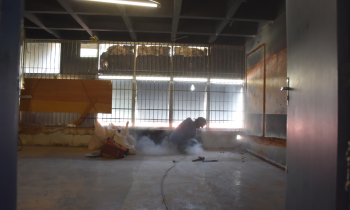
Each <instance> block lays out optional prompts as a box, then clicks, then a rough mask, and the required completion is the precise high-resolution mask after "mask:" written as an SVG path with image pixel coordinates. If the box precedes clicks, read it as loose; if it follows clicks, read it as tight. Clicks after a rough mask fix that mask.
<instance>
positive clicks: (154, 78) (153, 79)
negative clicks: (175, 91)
mask: <svg viewBox="0 0 350 210" xmlns="http://www.w3.org/2000/svg"><path fill="white" fill-rule="evenodd" d="M136 80H142V81H170V77H142V76H139V77H136Z"/></svg>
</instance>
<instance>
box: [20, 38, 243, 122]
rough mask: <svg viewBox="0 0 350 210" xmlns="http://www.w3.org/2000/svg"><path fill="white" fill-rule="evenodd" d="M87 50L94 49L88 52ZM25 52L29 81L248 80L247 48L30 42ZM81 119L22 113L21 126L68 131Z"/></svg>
mask: <svg viewBox="0 0 350 210" xmlns="http://www.w3.org/2000/svg"><path fill="white" fill-rule="evenodd" d="M86 44H88V45H89V48H90V49H88V50H87V51H84V50H85V48H84V46H85V45H86ZM89 50H90V51H89ZM22 52H23V53H22V58H21V61H22V62H21V68H22V70H23V72H24V77H26V78H42V79H49V78H50V79H98V75H120V76H121V75H123V76H140V75H142V76H169V77H173V76H174V77H196V78H198V77H204V78H224V79H243V77H244V47H243V46H220V45H191V44H181V45H180V44H173V43H138V42H136V43H135V42H106V41H100V42H98V43H96V47H94V46H93V43H91V42H87V41H75V40H74V41H73V40H25V44H24V45H23V48H22ZM86 52H87V54H86ZM91 52H92V54H91ZM94 52H96V53H94ZM89 53H90V54H89ZM79 116H80V113H29V112H21V123H22V125H25V126H67V125H70V124H73V122H74V120H76V119H78V118H79ZM95 118H96V114H89V115H88V116H87V117H86V119H85V120H84V121H83V123H82V124H81V125H80V127H93V126H94V119H95Z"/></svg>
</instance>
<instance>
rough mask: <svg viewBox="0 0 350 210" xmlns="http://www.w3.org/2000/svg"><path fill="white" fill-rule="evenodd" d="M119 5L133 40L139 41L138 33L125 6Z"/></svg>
mask: <svg viewBox="0 0 350 210" xmlns="http://www.w3.org/2000/svg"><path fill="white" fill-rule="evenodd" d="M117 7H118V10H119V12H120V14H121V15H122V18H123V20H124V23H125V26H126V28H127V29H128V31H129V33H130V36H131V39H132V41H134V42H136V41H137V38H136V34H135V32H134V29H133V28H132V25H131V21H130V18H129V16H128V15H127V14H126V10H125V7H124V6H122V5H117Z"/></svg>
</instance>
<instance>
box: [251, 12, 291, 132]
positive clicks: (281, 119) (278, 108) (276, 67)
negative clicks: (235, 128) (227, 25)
mask: <svg viewBox="0 0 350 210" xmlns="http://www.w3.org/2000/svg"><path fill="white" fill-rule="evenodd" d="M263 43H265V45H266V55H265V58H266V103H265V106H266V108H265V136H266V137H276V138H286V122H287V103H286V92H285V91H280V87H281V86H286V79H287V50H286V48H287V43H286V13H282V15H281V16H280V17H278V18H277V19H276V20H275V21H274V22H273V23H270V24H268V25H267V26H266V27H265V28H264V29H263V30H262V31H261V32H260V33H259V34H258V35H257V36H256V38H254V39H252V40H250V41H248V42H247V43H246V53H249V52H251V51H252V50H254V49H255V48H257V47H258V46H259V45H261V44H263ZM263 69H264V58H263V48H260V49H259V50H257V51H256V52H254V53H253V54H251V55H249V56H248V57H247V73H246V74H247V92H246V109H245V110H246V123H245V128H246V131H247V134H250V135H262V129H263V123H262V119H263V117H262V115H263V110H262V107H263V93H264V92H263Z"/></svg>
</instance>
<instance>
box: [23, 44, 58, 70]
mask: <svg viewBox="0 0 350 210" xmlns="http://www.w3.org/2000/svg"><path fill="white" fill-rule="evenodd" d="M22 56H24V59H23V61H24V62H23V63H21V67H22V68H23V70H24V71H23V72H24V73H26V74H30V73H34V74H59V73H60V64H61V63H60V62H61V43H54V42H52V43H44V42H37V43H26V44H25V45H24V50H23V54H22ZM21 60H22V59H21Z"/></svg>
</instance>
